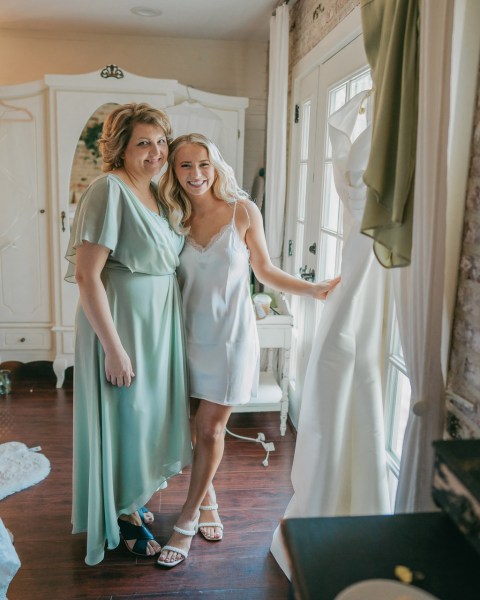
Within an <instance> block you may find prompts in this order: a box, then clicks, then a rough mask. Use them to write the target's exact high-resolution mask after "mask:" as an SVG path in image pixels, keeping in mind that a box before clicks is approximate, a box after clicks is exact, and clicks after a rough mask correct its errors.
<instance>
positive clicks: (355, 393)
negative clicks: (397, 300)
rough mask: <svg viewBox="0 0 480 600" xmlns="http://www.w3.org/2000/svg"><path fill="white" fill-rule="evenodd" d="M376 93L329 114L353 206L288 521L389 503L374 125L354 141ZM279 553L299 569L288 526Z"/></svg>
mask: <svg viewBox="0 0 480 600" xmlns="http://www.w3.org/2000/svg"><path fill="white" fill-rule="evenodd" d="M368 95H369V93H368V92H361V93H360V94H358V95H356V96H355V97H353V98H352V99H351V100H350V101H349V102H348V103H347V104H345V105H344V106H343V107H342V108H340V109H339V110H338V111H337V112H335V113H334V114H333V115H332V116H331V117H330V119H329V134H330V140H331V143H332V151H333V168H334V178H335V185H336V188H337V192H338V194H339V196H340V199H341V201H342V203H343V207H344V246H343V253H342V269H341V276H342V280H341V283H340V284H339V285H338V286H337V288H336V289H335V290H334V292H333V293H332V294H331V296H330V297H329V298H328V299H327V301H326V303H325V306H324V309H323V313H322V317H321V320H320V323H319V326H318V330H317V332H316V337H315V340H314V342H313V347H312V352H311V355H310V359H309V363H308V367H307V371H306V374H305V384H304V391H303V399H302V406H301V411H300V417H299V426H298V433H297V444H296V449H295V457H294V461H293V467H292V484H293V488H294V495H293V497H292V499H291V501H290V503H289V505H288V507H287V509H286V512H285V515H284V517H285V518H291V517H314V516H333V515H367V514H378V513H385V512H387V511H388V510H389V502H388V489H387V477H386V465H385V450H384V448H385V446H384V426H383V412H382V390H381V380H380V353H381V330H382V317H383V295H384V291H383V290H384V272H383V269H382V268H381V266H380V265H379V264H378V262H377V261H376V259H375V256H374V254H373V251H372V240H371V239H369V238H368V237H366V236H364V235H362V234H361V233H360V222H361V219H362V214H363V208H364V205H365V185H364V183H363V179H362V175H363V172H364V170H365V167H366V164H367V161H368V155H369V149H370V137H371V131H370V127H367V129H365V130H364V131H363V132H362V133H360V135H359V136H358V137H357V138H356V139H355V140H354V141H353V143H352V141H351V138H352V137H353V136H352V133H353V132H354V130H355V125H356V124H357V121H358V116H359V114H361V113H360V111H363V105H364V103H365V102H366V101H367V98H368ZM271 551H272V553H273V555H274V557H275V558H276V560H277V561H278V563H279V564H280V566H281V567H282V569H283V570H284V571H285V573H286V574H287V575H288V576H289V567H288V564H287V561H286V556H285V553H284V549H283V546H282V540H281V533H280V529H279V527H277V530H276V531H275V533H274V537H273V542H272V546H271Z"/></svg>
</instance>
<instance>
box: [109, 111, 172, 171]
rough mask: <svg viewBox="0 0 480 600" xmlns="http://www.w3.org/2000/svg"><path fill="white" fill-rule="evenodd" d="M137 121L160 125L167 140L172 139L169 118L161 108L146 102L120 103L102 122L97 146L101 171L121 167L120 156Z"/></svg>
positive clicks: (121, 159) (121, 160)
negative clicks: (99, 153) (100, 159)
mask: <svg viewBox="0 0 480 600" xmlns="http://www.w3.org/2000/svg"><path fill="white" fill-rule="evenodd" d="M137 123H145V124H146V125H154V126H156V127H161V128H162V129H163V131H164V132H165V136H166V138H167V142H168V143H170V142H171V141H172V126H171V124H170V119H169V118H168V116H167V115H166V114H165V113H164V112H163V111H162V110H158V108H154V107H153V106H150V104H147V103H146V102H139V103H136V102H132V103H129V104H122V105H121V106H119V107H118V108H115V109H113V110H112V112H111V113H110V114H109V115H108V116H107V118H106V119H105V122H104V124H103V128H102V135H101V137H100V139H99V140H98V147H99V149H100V152H101V154H102V158H103V165H102V171H104V172H108V171H112V170H113V169H120V168H121V167H123V158H122V156H123V153H124V152H125V148H126V147H127V145H128V142H129V141H130V138H131V137H132V131H133V127H134V125H136V124H137Z"/></svg>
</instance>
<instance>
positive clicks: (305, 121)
mask: <svg viewBox="0 0 480 600" xmlns="http://www.w3.org/2000/svg"><path fill="white" fill-rule="evenodd" d="M301 123H302V138H301V148H300V160H301V161H304V160H308V141H309V135H308V132H309V131H310V100H309V101H308V102H305V103H304V104H303V106H302V117H301Z"/></svg>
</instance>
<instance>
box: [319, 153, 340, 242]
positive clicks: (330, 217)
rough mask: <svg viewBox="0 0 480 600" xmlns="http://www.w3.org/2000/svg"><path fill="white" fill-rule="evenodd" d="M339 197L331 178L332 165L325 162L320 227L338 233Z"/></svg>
mask: <svg viewBox="0 0 480 600" xmlns="http://www.w3.org/2000/svg"><path fill="white" fill-rule="evenodd" d="M339 208H340V198H339V197H338V194H337V189H336V187H335V182H334V180H333V165H332V163H325V200H324V203H323V214H322V227H323V228H324V229H328V230H330V231H334V232H337V233H338V226H339V219H338V211H339Z"/></svg>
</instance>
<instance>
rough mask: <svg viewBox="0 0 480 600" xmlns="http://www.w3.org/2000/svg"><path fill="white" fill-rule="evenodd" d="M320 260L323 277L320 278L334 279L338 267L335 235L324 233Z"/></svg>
mask: <svg viewBox="0 0 480 600" xmlns="http://www.w3.org/2000/svg"><path fill="white" fill-rule="evenodd" d="M320 260H321V271H322V275H321V277H320V278H319V280H320V279H325V278H330V277H333V276H334V275H335V274H336V271H335V268H336V266H337V238H336V236H334V235H331V234H328V233H326V232H325V233H324V234H323V235H322V237H321V248H320Z"/></svg>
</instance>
